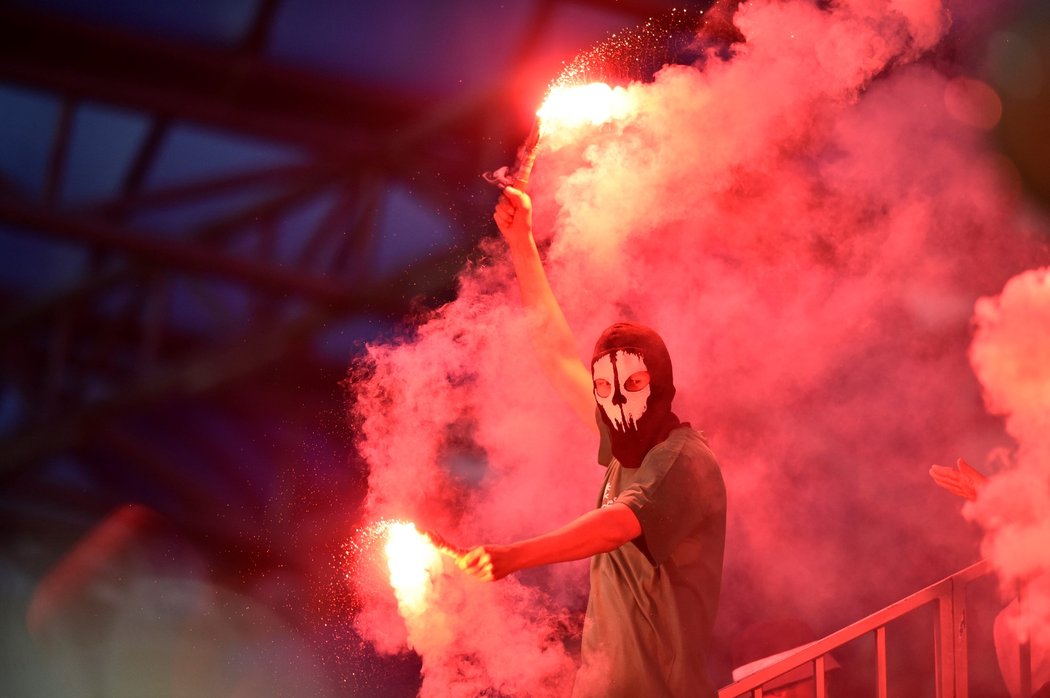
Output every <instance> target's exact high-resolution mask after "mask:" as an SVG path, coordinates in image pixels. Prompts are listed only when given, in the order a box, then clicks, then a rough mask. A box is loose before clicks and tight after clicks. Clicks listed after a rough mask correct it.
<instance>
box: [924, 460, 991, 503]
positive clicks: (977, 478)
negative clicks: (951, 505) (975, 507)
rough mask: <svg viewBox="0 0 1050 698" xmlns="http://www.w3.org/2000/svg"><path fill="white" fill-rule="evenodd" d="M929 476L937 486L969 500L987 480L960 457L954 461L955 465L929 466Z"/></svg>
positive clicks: (973, 497)
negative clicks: (952, 466)
mask: <svg viewBox="0 0 1050 698" xmlns="http://www.w3.org/2000/svg"><path fill="white" fill-rule="evenodd" d="M930 477H932V478H933V481H934V482H936V483H937V484H938V485H939V486H941V487H943V488H944V489H946V490H948V491H949V492H951V493H952V494H955V495H958V496H960V497H962V498H964V499H968V500H970V501H971V502H972V501H974V500H975V499H977V492H978V491H980V489H981V488H982V487H983V486H984V483H985V482H987V481H988V477H987V476H986V475H984V474H983V473H981V472H980V471H979V470H977V469H976V468H974V467H973V466H972V465H970V464H969V463H967V462H966V461H965V460H963V459H962V458H960V459H959V460H957V461H956V462H955V467H954V468H951V467H948V466H946V465H934V466H932V467H931V468H930Z"/></svg>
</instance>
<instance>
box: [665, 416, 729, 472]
mask: <svg viewBox="0 0 1050 698" xmlns="http://www.w3.org/2000/svg"><path fill="white" fill-rule="evenodd" d="M653 450H654V451H660V452H661V456H662V457H663V458H672V459H676V460H677V459H679V458H680V457H681V458H685V459H687V460H690V461H694V462H696V463H703V464H710V465H712V466H714V467H715V468H717V467H718V460H717V459H716V458H715V454H714V452H713V451H712V450H711V447H710V445H709V444H708V443H707V437H706V436H704V435H703V433H702V432H699V431H697V430H696V429H693V428H692V427H691V426H689V425H688V424H683V425H681V426H679V427H676V428H674V429H672V430H671V433H670V434H668V435H667V438H666V439H664V440H663V441H662V442H660V443H659V444H657V445H656V447H654V449H653Z"/></svg>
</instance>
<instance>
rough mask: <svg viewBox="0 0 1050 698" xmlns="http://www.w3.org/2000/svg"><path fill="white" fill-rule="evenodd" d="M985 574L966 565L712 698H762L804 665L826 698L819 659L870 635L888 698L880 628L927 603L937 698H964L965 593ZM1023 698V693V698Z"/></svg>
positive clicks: (880, 689) (879, 684) (1025, 673)
mask: <svg viewBox="0 0 1050 698" xmlns="http://www.w3.org/2000/svg"><path fill="white" fill-rule="evenodd" d="M991 571H992V566H991V563H989V562H988V561H986V560H982V561H981V562H978V563H976V564H974V565H971V566H969V567H967V568H966V569H963V570H961V571H959V572H956V573H955V574H953V575H951V576H950V577H947V578H945V579H942V580H941V581H939V582H936V583H935V584H931V585H930V586H928V587H926V588H925V589H922V590H921V591H918V592H916V593H914V594H912V595H911V596H908V597H906V598H904V599H901V600H900V601H898V602H896V603H894V604H891V605H889V606H887V607H886V608H884V609H882V610H881V611H877V612H875V613H873V614H871V615H870V616H868V617H867V618H863V619H861V620H859V621H857V622H856V623H853V624H851V625H847V626H846V627H845V628H842V629H841V630H838V631H836V632H834V633H832V634H830V635H828V636H827V637H825V638H823V639H821V640H817V641H816V642H814V643H812V644H809V645H806V646H804V647H802V648H800V649H799V650H798V651H797V652H795V653H793V654H791V655H789V656H787V657H785V658H784V659H782V660H780V661H778V662H776V663H774V664H771V665H769V666H768V667H765V668H763V669H760V670H758V671H756V672H755V673H754V674H751V675H749V676H746V677H744V678H742V679H740V680H739V681H736V682H734V683H731V684H729V685H728V686H725V687H723V688H722V689H720V690H719V691H718V698H738V697H739V696H747V695H750V696H752V698H762V685H763V684H765V683H767V682H769V681H772V680H773V679H776V678H777V677H779V676H782V675H783V674H786V673H788V672H789V671H791V670H793V669H797V668H798V667H801V666H803V665H805V664H807V663H811V664H812V665H813V680H814V684H815V695H816V698H826V696H827V689H826V685H825V656H826V655H827V654H828V653H829V652H831V651H832V650H835V649H837V648H839V647H841V646H843V645H845V644H846V643H848V642H851V641H853V640H856V639H857V638H859V637H861V636H863V635H866V634H868V633H874V634H875V662H876V695H877V698H888V697H889V695H890V694H889V687H888V686H887V665H886V625H887V624H888V623H890V622H892V621H894V620H897V619H898V618H901V617H903V616H905V615H907V614H909V613H911V612H912V611H915V610H916V609H918V608H921V607H923V606H926V605H927V604H931V603H936V604H937V620H936V621H935V623H934V628H933V632H934V635H933V637H934V650H933V651H934V655H935V657H934V666H935V672H936V676H935V679H934V680H935V681H936V687H937V698H967V693H968V692H969V681H968V667H969V665H968V662H967V657H966V653H967V641H966V628H967V623H966V610H967V609H966V587H967V586H968V585H969V584H970V583H971V582H973V581H974V580H976V579H977V578H979V577H983V576H984V575H986V574H988V573H990V572H991ZM1026 649H1027V648H1026V647H1022V654H1021V657H1022V661H1021V667H1020V669H1021V676H1022V686H1023V687H1025V688H1027V690H1028V692H1030V691H1031V688H1030V686H1031V679H1030V672H1031V665H1030V662H1027V661H1025V659H1026V658H1027V657H1026V652H1025V650H1026ZM1026 678H1027V679H1028V680H1027V681H1025V679H1026ZM1022 691H1024V688H1022ZM1025 695H1028V693H1027V692H1025Z"/></svg>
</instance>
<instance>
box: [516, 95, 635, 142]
mask: <svg viewBox="0 0 1050 698" xmlns="http://www.w3.org/2000/svg"><path fill="white" fill-rule="evenodd" d="M632 108H633V105H632V103H631V98H630V97H629V96H628V94H627V90H625V89H624V88H622V87H610V86H609V85H607V84H605V83H604V82H592V83H588V84H586V85H557V86H555V87H552V88H551V91H550V92H549V93H548V94H547V99H545V100H544V102H543V106H541V107H540V109H539V111H537V112H536V116H538V117H539V119H540V128H541V131H542V133H543V135H546V134H547V133H548V132H550V131H551V130H553V129H555V128H578V127H580V126H583V125H585V124H591V125H594V126H599V125H601V124H604V123H606V122H608V121H612V120H613V119H619V118H623V117H624V116H627V115H628V114H629V113H630V112H631V110H632Z"/></svg>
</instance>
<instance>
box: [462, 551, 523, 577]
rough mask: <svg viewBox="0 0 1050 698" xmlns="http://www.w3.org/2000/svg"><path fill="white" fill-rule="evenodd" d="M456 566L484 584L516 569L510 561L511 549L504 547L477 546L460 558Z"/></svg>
mask: <svg viewBox="0 0 1050 698" xmlns="http://www.w3.org/2000/svg"><path fill="white" fill-rule="evenodd" d="M456 564H458V565H459V568H460V569H461V570H463V571H464V572H466V573H467V574H469V575H471V576H474V577H477V578H478V579H480V580H482V581H485V582H493V581H495V580H497V579H503V578H504V577H506V576H507V575H508V574H510V573H511V572H516V571H517V569H518V568H517V567H515V566H514V565H513V563H512V561H511V548H510V547H509V546H506V545H479V546H478V547H476V548H474V549H472V550H468V551H467V552H466V554H464V555H462V556H460V558H459V559H458V560H457V561H456Z"/></svg>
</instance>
